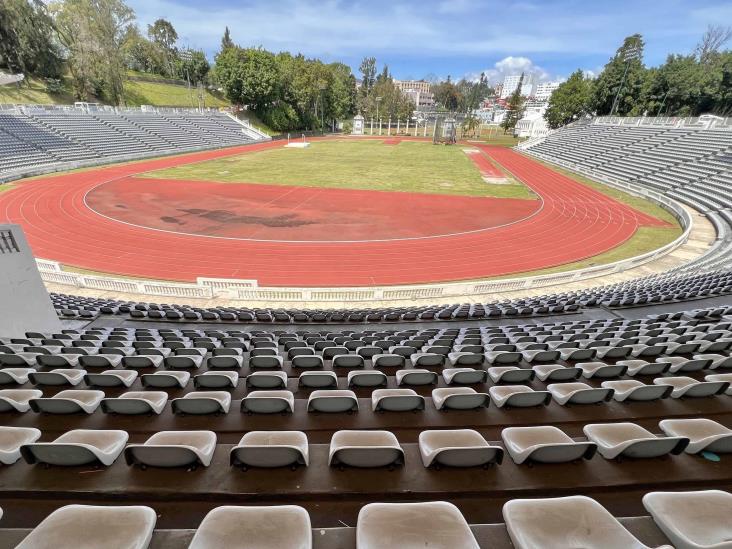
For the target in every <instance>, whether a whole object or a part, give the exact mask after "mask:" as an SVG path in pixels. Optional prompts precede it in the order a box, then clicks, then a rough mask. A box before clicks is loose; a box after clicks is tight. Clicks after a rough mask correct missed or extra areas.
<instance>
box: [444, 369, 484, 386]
mask: <svg viewBox="0 0 732 549" xmlns="http://www.w3.org/2000/svg"><path fill="white" fill-rule="evenodd" d="M486 377H487V376H486V371H485V370H476V369H474V368H468V367H462V368H443V370H442V378H443V379H444V380H445V383H447V384H448V385H474V384H476V383H485V380H486Z"/></svg>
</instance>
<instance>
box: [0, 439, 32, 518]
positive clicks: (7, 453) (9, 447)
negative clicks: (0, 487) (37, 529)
mask: <svg viewBox="0 0 732 549" xmlns="http://www.w3.org/2000/svg"><path fill="white" fill-rule="evenodd" d="M39 438H41V432H40V431H39V430H38V429H34V428H33V427H3V426H0V463H2V464H3V465H12V464H13V463H15V462H16V461H18V460H19V459H20V448H21V447H22V446H23V445H24V444H30V443H31V442H35V441H36V440H38V439H39ZM0 516H2V515H0Z"/></svg>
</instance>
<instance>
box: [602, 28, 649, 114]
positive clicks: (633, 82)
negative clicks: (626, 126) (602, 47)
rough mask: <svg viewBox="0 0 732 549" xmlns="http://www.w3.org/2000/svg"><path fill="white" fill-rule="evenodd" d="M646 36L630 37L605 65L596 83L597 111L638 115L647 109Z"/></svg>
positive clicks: (635, 35) (636, 35)
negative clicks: (643, 97)
mask: <svg viewBox="0 0 732 549" xmlns="http://www.w3.org/2000/svg"><path fill="white" fill-rule="evenodd" d="M643 46H644V43H643V37H642V36H641V35H640V34H634V35H632V36H628V37H627V38H625V40H624V41H623V45H622V46H620V48H618V50H617V51H616V52H615V55H614V56H613V57H612V58H611V59H610V61H608V63H607V64H606V65H605V68H604V69H603V71H602V73H601V74H600V76H599V77H598V78H597V82H596V85H595V94H594V95H595V96H594V102H595V108H596V110H597V114H599V115H603V114H610V112H611V111H613V109H614V112H613V114H619V115H628V114H629V115H638V114H641V113H642V111H643V103H642V92H643V86H644V78H645V77H646V71H645V68H644V67H643Z"/></svg>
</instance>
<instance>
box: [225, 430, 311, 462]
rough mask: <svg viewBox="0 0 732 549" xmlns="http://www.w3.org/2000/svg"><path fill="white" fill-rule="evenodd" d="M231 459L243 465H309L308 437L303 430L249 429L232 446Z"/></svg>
mask: <svg viewBox="0 0 732 549" xmlns="http://www.w3.org/2000/svg"><path fill="white" fill-rule="evenodd" d="M230 461H231V465H233V466H236V467H239V468H242V469H246V468H247V467H264V468H270V467H296V466H298V465H304V466H306V467H307V465H308V464H309V451H308V439H307V436H306V435H305V433H303V432H301V431H250V432H248V433H247V434H245V435H244V436H243V437H242V438H241V440H240V441H239V444H237V445H236V446H234V447H233V448H232V449H231V454H230Z"/></svg>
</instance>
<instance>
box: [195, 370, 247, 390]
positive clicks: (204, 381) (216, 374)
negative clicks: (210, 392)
mask: <svg viewBox="0 0 732 549" xmlns="http://www.w3.org/2000/svg"><path fill="white" fill-rule="evenodd" d="M238 383H239V374H238V373H237V372H233V371H231V370H217V371H208V372H203V373H202V374H199V375H197V376H194V377H193V386H194V387H195V388H196V389H234V388H236V386H237V385H238Z"/></svg>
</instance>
